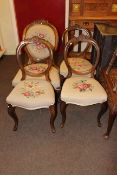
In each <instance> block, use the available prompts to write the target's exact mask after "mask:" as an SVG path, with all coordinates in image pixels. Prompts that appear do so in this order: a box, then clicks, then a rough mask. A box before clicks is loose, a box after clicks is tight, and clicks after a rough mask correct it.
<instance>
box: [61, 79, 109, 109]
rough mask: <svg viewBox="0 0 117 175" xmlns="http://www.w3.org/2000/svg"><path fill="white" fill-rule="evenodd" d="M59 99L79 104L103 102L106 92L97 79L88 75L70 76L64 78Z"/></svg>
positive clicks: (105, 98)
mask: <svg viewBox="0 0 117 175" xmlns="http://www.w3.org/2000/svg"><path fill="white" fill-rule="evenodd" d="M61 100H62V101H64V102H66V103H67V104H68V103H71V104H77V105H80V106H87V105H93V104H97V103H103V102H105V101H106V100H107V94H106V92H105V90H104V89H103V87H102V86H101V85H100V83H99V82H98V81H96V80H95V79H93V78H88V77H84V76H82V77H71V78H68V79H66V80H65V82H64V86H63V88H62V92H61Z"/></svg>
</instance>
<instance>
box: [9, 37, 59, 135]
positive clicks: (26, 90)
mask: <svg viewBox="0 0 117 175" xmlns="http://www.w3.org/2000/svg"><path fill="white" fill-rule="evenodd" d="M40 45H45V46H46V49H48V55H49V56H48V58H41V57H40V58H39V57H37V58H35V57H31V60H30V64H28V65H27V66H24V64H23V61H22V59H21V58H22V57H21V53H22V50H23V48H25V47H26V46H28V47H30V48H31V47H32V48H35V52H38V54H39V53H40V49H39V48H40ZM17 62H18V64H19V66H20V70H21V74H22V76H21V81H20V82H19V83H18V84H17V85H16V86H15V87H14V89H13V90H12V91H11V93H10V94H9V95H8V97H7V98H6V102H7V103H8V114H9V115H10V116H11V117H12V118H13V120H14V122H15V126H14V129H13V130H14V131H16V130H17V128H18V117H17V115H16V112H15V108H16V107H20V108H24V109H28V110H35V109H40V108H49V110H50V115H51V116H50V126H51V130H52V132H55V127H54V121H55V118H56V115H57V111H56V105H55V93H54V89H53V86H52V85H51V83H50V82H51V81H50V78H49V71H50V69H51V67H52V64H53V51H52V49H51V46H50V43H49V42H47V41H45V40H44V39H40V38H39V37H36V36H35V37H32V38H30V39H25V40H23V41H21V42H20V44H19V45H18V47H17ZM37 63H40V66H39V67H38V64H37ZM43 75H45V77H46V79H37V78H36V77H39V76H43ZM26 76H28V77H31V78H28V79H26Z"/></svg>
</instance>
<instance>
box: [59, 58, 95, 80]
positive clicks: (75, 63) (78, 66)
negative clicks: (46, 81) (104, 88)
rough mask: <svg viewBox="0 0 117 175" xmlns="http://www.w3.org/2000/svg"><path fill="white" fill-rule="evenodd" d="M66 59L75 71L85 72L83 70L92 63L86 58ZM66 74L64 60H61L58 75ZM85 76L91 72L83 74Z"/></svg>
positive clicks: (89, 75) (88, 67)
mask: <svg viewBox="0 0 117 175" xmlns="http://www.w3.org/2000/svg"><path fill="white" fill-rule="evenodd" d="M68 61H69V63H70V65H71V67H72V68H73V69H74V70H76V71H80V72H85V71H87V70H89V69H91V68H92V64H91V63H90V62H89V61H88V60H86V59H82V58H77V59H76V58H68ZM67 74H68V69H67V66H66V64H65V61H62V63H61V65H60V75H63V76H64V77H66V76H67ZM72 76H78V75H76V74H73V75H72ZM85 76H87V77H91V74H88V75H85Z"/></svg>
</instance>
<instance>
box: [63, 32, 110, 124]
mask: <svg viewBox="0 0 117 175" xmlns="http://www.w3.org/2000/svg"><path fill="white" fill-rule="evenodd" d="M79 42H86V43H89V44H92V45H93V47H94V48H95V50H96V51H97V55H96V62H95V64H94V65H93V66H92V68H91V69H90V70H88V71H87V72H85V73H87V74H89V73H91V75H92V77H87V76H75V77H73V76H72V73H74V74H76V75H77V74H79V73H80V72H79V71H77V70H76V69H75V67H72V66H71V64H69V59H68V54H69V49H70V47H71V46H73V45H76V44H78V43H79ZM99 53H100V51H99V47H98V45H97V43H96V41H94V40H93V39H91V38H88V37H86V36H84V35H80V36H79V37H78V38H76V37H74V38H72V39H71V40H70V41H69V42H68V43H67V45H66V47H65V50H64V61H65V63H66V65H67V68H68V75H67V78H66V80H65V82H64V84H63V86H62V90H61V102H60V111H61V114H62V123H61V127H64V124H65V121H66V107H67V105H68V104H76V105H79V106H89V105H93V104H97V103H104V102H105V101H107V94H106V92H105V90H104V89H103V87H102V86H101V85H100V83H99V82H98V81H97V80H95V79H94V78H93V74H94V72H95V69H96V66H97V64H98V62H99ZM76 59H79V58H78V57H76Z"/></svg>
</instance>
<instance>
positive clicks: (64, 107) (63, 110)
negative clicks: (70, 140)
mask: <svg viewBox="0 0 117 175" xmlns="http://www.w3.org/2000/svg"><path fill="white" fill-rule="evenodd" d="M66 107H67V104H66V103H65V102H64V101H61V102H60V111H61V115H62V123H61V128H63V127H64V125H65V121H66Z"/></svg>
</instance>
